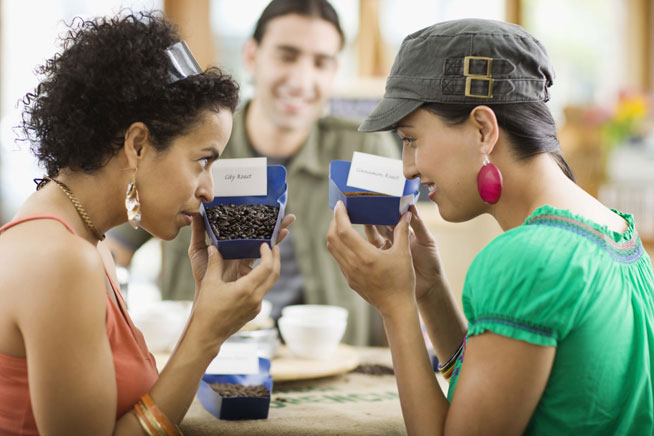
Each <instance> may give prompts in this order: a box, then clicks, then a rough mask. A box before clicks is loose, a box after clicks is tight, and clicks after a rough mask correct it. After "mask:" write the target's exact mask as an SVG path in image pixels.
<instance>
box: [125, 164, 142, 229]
mask: <svg viewBox="0 0 654 436" xmlns="http://www.w3.org/2000/svg"><path fill="white" fill-rule="evenodd" d="M125 209H127V221H129V225H130V226H132V228H133V229H134V230H136V229H138V228H139V225H140V224H141V203H140V201H139V193H138V191H137V190H136V170H135V171H134V174H133V175H132V180H130V182H129V185H127V194H126V195H125Z"/></svg>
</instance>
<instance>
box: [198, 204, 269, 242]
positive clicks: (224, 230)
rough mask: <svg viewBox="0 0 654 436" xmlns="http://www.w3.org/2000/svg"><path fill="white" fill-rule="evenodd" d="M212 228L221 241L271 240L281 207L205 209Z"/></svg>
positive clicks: (237, 206)
mask: <svg viewBox="0 0 654 436" xmlns="http://www.w3.org/2000/svg"><path fill="white" fill-rule="evenodd" d="M205 210H206V212H207V218H208V220H209V223H210V224H211V228H212V230H213V232H214V234H215V235H216V238H217V239H219V240H230V239H270V238H271V237H272V232H273V230H274V229H275V224H276V223H277V215H278V214H279V207H277V206H271V205H266V204H251V205H234V204H232V203H228V204H219V205H216V206H208V207H205Z"/></svg>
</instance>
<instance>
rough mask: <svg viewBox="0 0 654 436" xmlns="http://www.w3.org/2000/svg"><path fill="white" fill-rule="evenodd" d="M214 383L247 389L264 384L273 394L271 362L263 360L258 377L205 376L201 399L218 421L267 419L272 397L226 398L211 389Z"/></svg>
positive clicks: (202, 383) (256, 375) (199, 396)
mask: <svg viewBox="0 0 654 436" xmlns="http://www.w3.org/2000/svg"><path fill="white" fill-rule="evenodd" d="M213 383H232V384H238V385H245V386H256V385H264V386H265V387H266V388H268V390H269V391H270V393H271V394H272V386H273V379H272V376H271V375H270V360H268V359H264V358H263V357H260V358H259V372H258V373H257V374H243V375H234V374H205V375H204V376H203V377H202V380H201V381H200V387H199V388H198V399H199V400H200V403H202V405H203V406H204V408H205V409H207V411H208V412H209V413H211V414H212V415H213V416H215V417H216V418H218V419H226V420H240V419H266V418H268V410H269V409H270V396H268V397H260V398H259V397H223V396H221V395H220V394H219V393H218V392H216V391H214V390H213V388H212V387H211V386H210V385H211V384H213Z"/></svg>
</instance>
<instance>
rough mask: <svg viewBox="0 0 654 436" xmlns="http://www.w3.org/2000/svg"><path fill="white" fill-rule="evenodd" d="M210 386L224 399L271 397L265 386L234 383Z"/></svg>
mask: <svg viewBox="0 0 654 436" xmlns="http://www.w3.org/2000/svg"><path fill="white" fill-rule="evenodd" d="M209 386H211V389H213V390H214V391H216V392H218V393H219V394H220V395H221V396H222V397H223V398H233V397H254V398H265V397H269V396H270V391H269V390H268V388H267V387H265V386H264V385H255V386H247V385H240V384H233V383H212V384H210V385H209Z"/></svg>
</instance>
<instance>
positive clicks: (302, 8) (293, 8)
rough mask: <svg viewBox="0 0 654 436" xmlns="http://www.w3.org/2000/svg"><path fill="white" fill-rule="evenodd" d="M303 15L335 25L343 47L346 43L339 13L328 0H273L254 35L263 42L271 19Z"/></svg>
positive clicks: (255, 38) (258, 22)
mask: <svg viewBox="0 0 654 436" xmlns="http://www.w3.org/2000/svg"><path fill="white" fill-rule="evenodd" d="M291 14H296V15H302V16H303V17H310V18H320V19H323V20H325V21H328V22H330V23H332V24H333V25H334V27H335V28H336V31H337V32H338V34H339V35H340V36H341V48H342V47H343V45H344V43H345V35H344V34H343V29H341V24H340V22H339V20H338V14H337V13H336V10H334V7H333V6H332V5H331V4H330V3H329V2H328V1H327V0H273V1H271V2H270V3H268V6H266V8H265V9H264V10H263V12H262V13H261V16H260V17H259V20H258V21H257V24H256V26H255V28H254V34H253V35H252V37H253V38H254V40H255V41H257V43H258V44H261V40H262V39H263V35H264V34H265V33H266V25H267V24H268V23H269V22H270V20H272V19H274V18H277V17H281V16H284V15H291Z"/></svg>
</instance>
